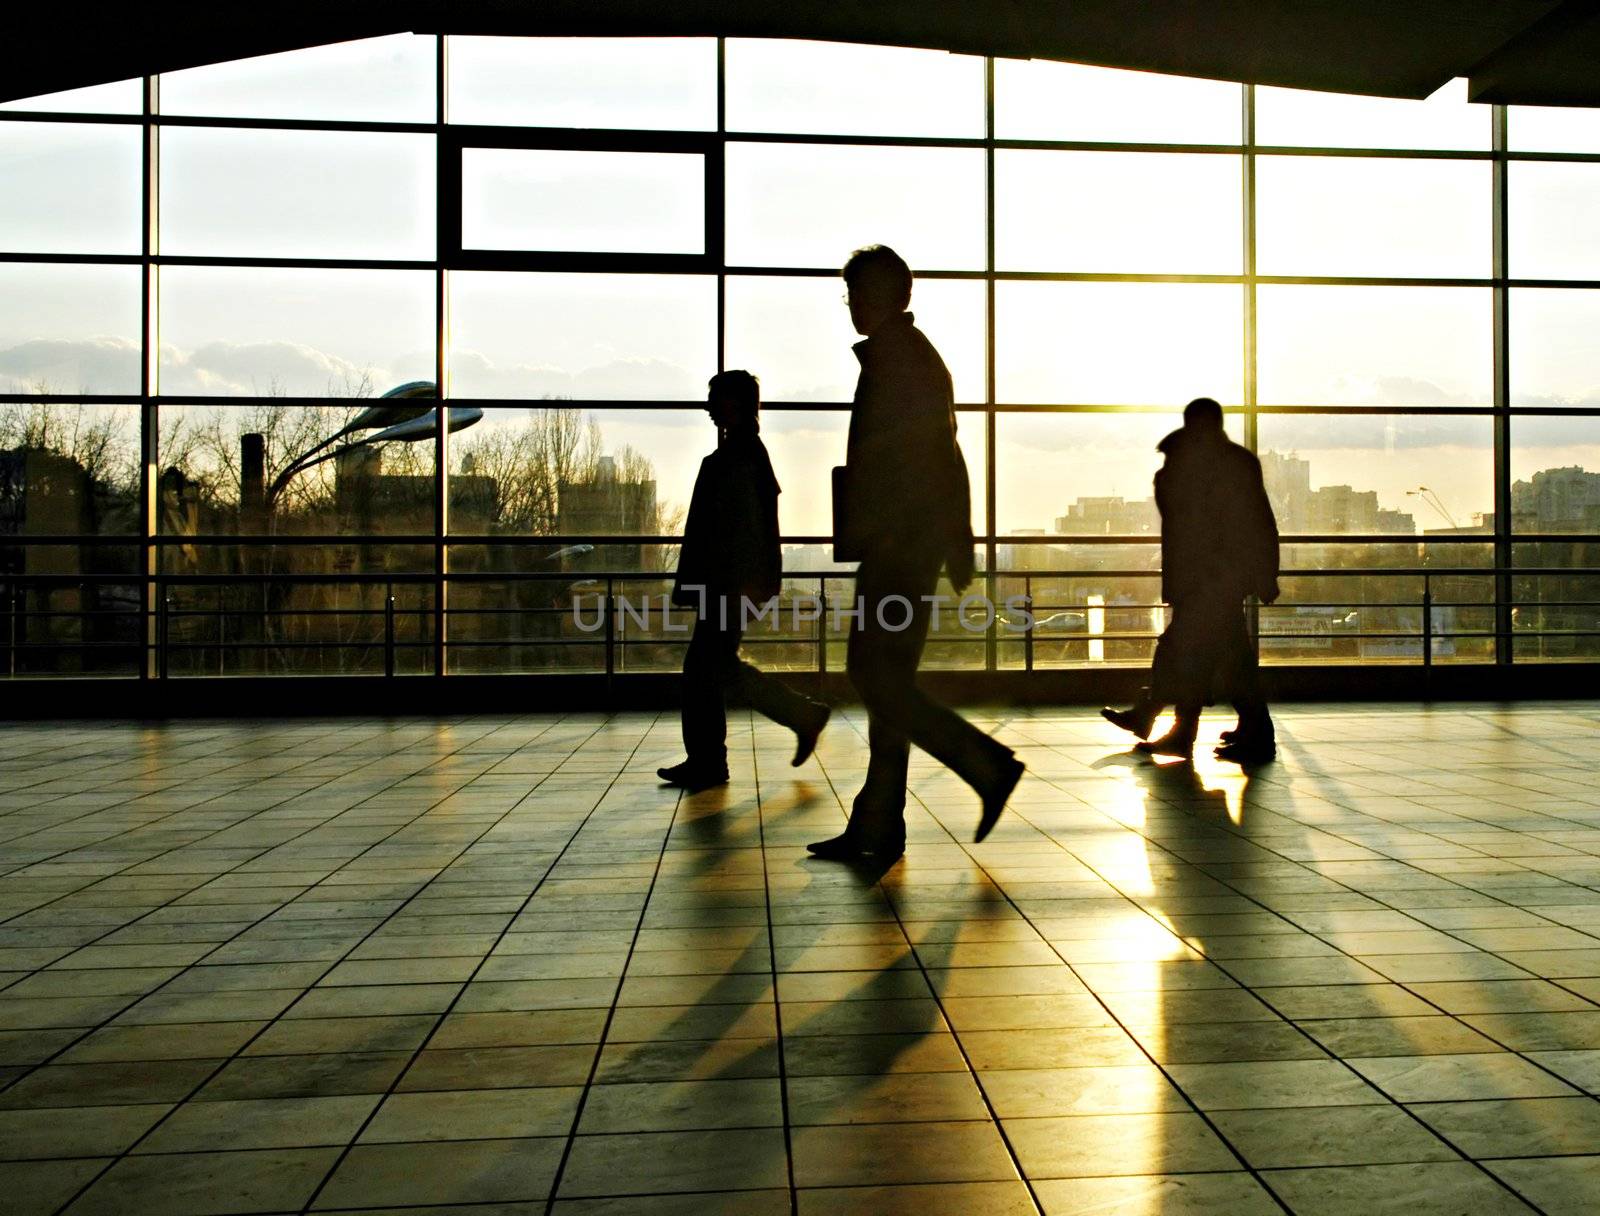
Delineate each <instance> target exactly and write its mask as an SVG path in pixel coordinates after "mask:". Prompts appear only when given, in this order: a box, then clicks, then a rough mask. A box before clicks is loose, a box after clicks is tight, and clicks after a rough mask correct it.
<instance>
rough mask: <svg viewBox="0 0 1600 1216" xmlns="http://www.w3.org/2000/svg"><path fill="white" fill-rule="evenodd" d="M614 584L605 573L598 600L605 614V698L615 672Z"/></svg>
mask: <svg viewBox="0 0 1600 1216" xmlns="http://www.w3.org/2000/svg"><path fill="white" fill-rule="evenodd" d="M613 592H614V584H613V582H612V578H611V576H610V575H609V574H608V575H606V590H605V598H604V599H602V600H601V601H600V610H601V611H602V612H603V613H604V614H605V622H606V699H607V701H609V700H610V699H611V681H612V678H613V677H614V676H615V675H616V674H617V618H616V600H615V598H614V594H613Z"/></svg>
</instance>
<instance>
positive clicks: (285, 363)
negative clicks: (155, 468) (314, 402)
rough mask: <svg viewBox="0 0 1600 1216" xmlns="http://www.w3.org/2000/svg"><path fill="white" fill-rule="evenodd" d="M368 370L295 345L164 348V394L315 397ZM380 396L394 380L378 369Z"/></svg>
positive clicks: (375, 371)
mask: <svg viewBox="0 0 1600 1216" xmlns="http://www.w3.org/2000/svg"><path fill="white" fill-rule="evenodd" d="M365 370H366V369H364V368H361V367H358V366H356V365H355V364H354V363H351V362H350V361H349V360H347V359H341V358H340V357H339V356H338V355H330V354H328V353H326V352H325V351H320V350H317V349H316V348H315V347H312V346H305V345H303V344H300V343H295V342H209V343H207V344H206V345H205V346H202V347H199V348H198V349H196V350H193V351H183V350H179V349H177V348H176V347H172V346H163V347H162V348H161V391H162V392H163V393H180V394H186V395H194V396H206V397H209V396H218V397H223V396H226V397H237V396H246V395H265V394H267V393H269V392H278V393H284V394H287V395H288V396H291V397H315V396H320V395H321V394H324V393H328V392H330V390H331V391H341V390H343V388H344V386H345V385H346V384H347V383H356V382H358V381H359V380H360V379H361V377H362V374H363V372H364V371H365ZM372 372H373V380H374V384H375V386H376V391H377V392H380V393H381V392H383V391H384V390H385V389H386V388H388V387H389V384H388V382H389V381H390V380H392V379H394V377H393V375H392V374H389V373H388V372H386V371H384V370H383V369H377V368H374V369H372Z"/></svg>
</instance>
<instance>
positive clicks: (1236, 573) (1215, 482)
mask: <svg viewBox="0 0 1600 1216" xmlns="http://www.w3.org/2000/svg"><path fill="white" fill-rule="evenodd" d="M1156 446H1157V449H1158V450H1159V451H1160V452H1161V453H1162V454H1163V455H1164V456H1165V457H1166V463H1165V464H1163V465H1162V467H1161V469H1160V471H1159V472H1157V473H1156V507H1157V509H1158V510H1159V511H1160V512H1161V598H1162V599H1164V600H1165V601H1166V602H1167V603H1169V604H1180V603H1182V602H1183V601H1184V600H1186V599H1191V598H1193V597H1196V596H1202V595H1207V596H1219V597H1221V598H1224V599H1231V600H1233V601H1234V602H1238V601H1241V600H1243V599H1244V597H1245V596H1247V595H1254V596H1256V597H1258V598H1259V599H1260V600H1261V601H1262V602H1263V603H1266V604H1270V603H1272V601H1274V600H1275V599H1277V598H1278V524H1277V520H1276V519H1274V518H1273V514H1272V503H1271V502H1270V501H1269V500H1268V498H1267V489H1266V485H1265V484H1264V483H1263V481H1262V478H1261V462H1260V461H1259V460H1257V459H1256V457H1255V455H1254V453H1252V452H1250V451H1249V450H1248V449H1247V448H1243V447H1241V446H1239V445H1238V444H1237V443H1234V442H1233V440H1231V439H1229V438H1228V437H1227V435H1225V434H1224V433H1223V432H1222V431H1221V430H1220V429H1219V428H1215V427H1188V426H1186V427H1183V428H1181V429H1179V430H1176V431H1173V432H1172V434H1170V435H1168V436H1167V437H1166V438H1165V439H1163V440H1162V441H1161V442H1160V443H1159V444H1157V445H1156Z"/></svg>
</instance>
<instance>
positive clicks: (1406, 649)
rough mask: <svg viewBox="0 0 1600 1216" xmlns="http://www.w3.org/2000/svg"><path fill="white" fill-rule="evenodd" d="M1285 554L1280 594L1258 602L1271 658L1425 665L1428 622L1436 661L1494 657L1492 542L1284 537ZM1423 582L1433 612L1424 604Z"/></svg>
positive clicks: (1265, 657)
mask: <svg viewBox="0 0 1600 1216" xmlns="http://www.w3.org/2000/svg"><path fill="white" fill-rule="evenodd" d="M1282 559H1283V567H1284V573H1283V574H1282V576H1280V578H1279V580H1278V583H1279V586H1280V587H1281V588H1282V596H1281V598H1280V599H1279V600H1278V601H1277V602H1276V603H1275V604H1273V605H1271V606H1270V607H1263V608H1262V609H1261V632H1260V637H1261V658H1262V661H1263V662H1265V663H1297V664H1333V663H1403V664H1419V663H1421V662H1422V661H1423V648H1424V632H1425V630H1426V632H1427V633H1428V634H1430V635H1431V637H1429V639H1428V641H1427V643H1426V644H1427V646H1428V647H1429V650H1430V653H1431V656H1432V660H1433V661H1434V662H1435V663H1450V662H1468V663H1485V662H1492V661H1493V659H1494V638H1493V636H1492V635H1493V632H1494V607H1493V604H1494V576H1493V574H1492V573H1489V572H1487V568H1489V567H1492V566H1493V564H1494V551H1493V549H1492V548H1491V547H1490V546H1489V545H1487V544H1470V543H1442V542H1439V543H1433V544H1428V543H1426V542H1424V541H1421V540H1408V541H1406V542H1404V543H1383V542H1354V541H1352V542H1343V543H1334V544H1285V545H1284V546H1283V551H1282ZM1480 569H1483V570H1485V573H1482V574H1479V573H1476V571H1477V570H1480ZM1457 570H1460V571H1463V572H1462V573H1455V571H1457ZM1386 571H1393V573H1387V572H1386ZM1425 572H1426V573H1427V576H1428V577H1427V580H1426V582H1424V577H1423V576H1424V573H1425ZM1425 591H1426V592H1429V593H1431V594H1432V597H1433V609H1432V613H1431V615H1425V614H1424V612H1423V595H1424V592H1425Z"/></svg>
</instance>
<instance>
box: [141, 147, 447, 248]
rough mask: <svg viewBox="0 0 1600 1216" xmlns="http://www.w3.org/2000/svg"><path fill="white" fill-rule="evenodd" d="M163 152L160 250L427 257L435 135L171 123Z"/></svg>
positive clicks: (434, 192) (433, 200)
mask: <svg viewBox="0 0 1600 1216" xmlns="http://www.w3.org/2000/svg"><path fill="white" fill-rule="evenodd" d="M160 164H161V211H160V215H161V250H162V252H163V253H169V254H189V255H203V256H212V257H227V256H236V257H246V256H247V257H317V258H396V259H399V258H432V257H433V250H434V208H435V205H436V200H437V190H436V189H435V185H434V141H433V139H432V137H430V136H426V135H380V134H371V133H367V132H343V131H250V130H236V129H235V130H229V129H213V128H203V127H169V128H166V129H165V130H163V132H162V135H161V161H160Z"/></svg>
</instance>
